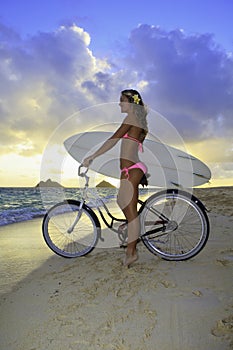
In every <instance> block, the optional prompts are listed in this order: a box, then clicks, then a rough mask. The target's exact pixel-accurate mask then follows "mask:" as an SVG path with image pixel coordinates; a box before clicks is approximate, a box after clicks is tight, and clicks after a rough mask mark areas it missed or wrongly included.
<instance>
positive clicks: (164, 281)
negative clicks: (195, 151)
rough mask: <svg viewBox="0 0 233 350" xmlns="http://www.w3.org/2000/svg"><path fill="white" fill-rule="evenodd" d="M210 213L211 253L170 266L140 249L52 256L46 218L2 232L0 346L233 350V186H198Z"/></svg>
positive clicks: (25, 349)
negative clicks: (130, 253) (132, 253)
mask: <svg viewBox="0 0 233 350" xmlns="http://www.w3.org/2000/svg"><path fill="white" fill-rule="evenodd" d="M197 192H198V196H200V198H201V199H202V200H203V202H204V203H205V204H206V206H207V207H208V208H209V209H211V212H209V213H208V215H209V218H210V221H211V234H210V238H209V241H208V243H207V245H206V247H205V248H204V250H203V251H202V252H201V253H200V254H199V255H197V256H196V257H195V258H193V259H191V260H188V261H184V262H168V261H165V260H161V259H159V258H158V257H156V256H154V255H153V254H151V253H150V252H149V251H147V250H146V248H144V247H143V245H142V244H140V245H139V254H140V259H139V261H138V262H137V263H135V265H134V266H132V267H131V268H130V269H125V268H124V267H123V266H122V265H121V261H122V258H123V254H124V250H122V249H120V248H117V247H115V248H111V249H107V248H103V247H102V248H98V249H95V250H94V251H93V252H92V253H91V254H89V255H88V256H86V257H82V258H76V259H65V258H62V257H59V256H57V255H55V254H53V253H52V252H51V251H50V250H49V249H48V248H47V246H46V245H45V243H44V241H43V239H42V234H41V219H39V220H33V221H29V222H25V223H20V224H13V225H9V226H5V227H1V228H0V244H1V253H0V274H1V287H0V292H1V300H0V302H1V303H0V317H1V320H0V349H3V350H53V349H54V350H55V349H56V350H59V349H60V350H64V349H66V350H69V349H80V350H86V349H88V350H98V349H107V350H130V349H136V350H147V349H148V350H178V349H179V350H224V349H233V216H232V214H233V212H232V211H233V210H232V198H233V188H231V187H229V188H216V189H211V188H209V189H198V190H197V191H196V194H197Z"/></svg>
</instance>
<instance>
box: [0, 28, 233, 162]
mask: <svg viewBox="0 0 233 350" xmlns="http://www.w3.org/2000/svg"><path fill="white" fill-rule="evenodd" d="M0 36H1V37H0V38H1V47H0V95H1V98H0V118H1V130H0V143H1V152H2V153H8V152H16V153H19V154H23V155H28V156H31V155H32V154H40V153H41V152H43V148H44V146H45V145H46V143H47V141H48V139H49V137H50V135H51V133H52V132H53V131H54V129H55V128H56V127H57V126H58V125H60V123H62V122H63V121H64V120H65V119H66V118H67V117H69V116H70V115H72V114H73V113H75V112H77V111H79V110H81V109H83V108H86V107H89V106H92V105H95V104H100V103H108V102H116V101H117V100H118V98H119V92H120V91H121V90H122V89H125V88H127V87H133V88H138V89H139V90H140V91H141V92H142V96H143V98H144V100H145V102H146V103H147V104H148V105H149V106H150V107H151V108H152V109H154V110H158V111H159V112H160V113H161V114H162V115H164V116H165V117H166V118H168V120H169V121H170V122H171V123H172V124H173V125H174V127H175V128H177V130H178V132H179V133H180V134H181V136H182V137H183V138H184V140H185V141H186V142H201V141H203V140H208V139H218V140H221V139H225V141H226V140H227V138H229V139H230V138H231V137H232V131H233V130H232V129H233V121H232V120H233V119H232V112H233V76H232V71H233V59H232V56H230V55H229V54H227V53H226V52H225V51H224V50H223V49H222V48H221V47H219V46H218V45H217V44H216V43H215V41H214V37H213V35H211V34H195V35H186V34H185V33H184V32H183V31H182V30H178V29H176V30H173V31H166V30H163V29H161V28H159V27H155V26H149V25H140V26H139V27H137V28H135V29H133V30H132V32H131V33H130V36H129V39H128V41H126V42H124V43H122V46H121V47H122V48H123V49H122V51H120V50H119V48H120V46H119V45H116V48H115V52H114V49H113V50H112V54H111V57H107V58H98V57H96V56H95V55H94V53H93V52H92V51H91V50H90V41H91V38H90V35H89V34H88V33H87V32H85V30H83V29H82V28H80V27H78V26H77V25H75V24H73V25H66V26H64V25H63V26H61V27H59V28H58V29H57V30H56V31H54V32H48V33H43V32H39V33H37V34H36V35H34V36H31V37H29V38H26V39H22V38H21V37H20V36H19V35H18V33H16V32H14V31H13V30H11V29H10V28H7V27H6V26H4V25H1V24H0ZM84 115H85V118H84V119H82V116H80V118H81V119H80V120H78V121H76V123H77V124H76V125H74V124H72V125H73V127H74V128H75V127H76V128H77V125H79V126H80V125H82V124H83V125H89V126H90V125H91V123H93V124H94V125H96V124H97V123H98V122H99V123H100V124H101V123H104V122H105V121H106V115H104V114H102V116H101V114H98V116H97V115H93V114H91V113H89V114H88V113H84ZM120 118H121V117H119V120H121V119H120ZM107 121H108V122H111V121H112V122H114V121H116V115H114V116H112V115H110V116H109V118H108V119H107ZM151 125H152V129H153V130H152V132H154V133H155V134H156V130H158V128H157V125H156V120H154V121H152V124H151ZM73 130H74V129H71V132H73ZM160 130H161V129H160ZM61 132H62V131H61ZM224 145H226V142H224ZM215 147H217V146H215ZM231 147H232V145H231V144H229V147H228V150H230V149H231ZM228 153H229V152H228ZM223 157H224V156H223ZM225 157H226V158H227V160H229V157H228V156H225ZM218 159H219V153H218Z"/></svg>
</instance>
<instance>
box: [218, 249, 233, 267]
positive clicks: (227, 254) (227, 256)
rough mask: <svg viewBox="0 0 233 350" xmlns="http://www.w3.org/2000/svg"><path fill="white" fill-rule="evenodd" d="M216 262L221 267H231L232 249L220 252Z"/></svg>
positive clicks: (232, 263) (232, 262)
mask: <svg viewBox="0 0 233 350" xmlns="http://www.w3.org/2000/svg"><path fill="white" fill-rule="evenodd" d="M216 261H217V262H218V263H219V264H221V265H223V266H229V265H233V249H232V248H231V249H226V250H223V251H221V252H220V257H219V258H218V259H216Z"/></svg>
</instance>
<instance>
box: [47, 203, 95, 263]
mask: <svg viewBox="0 0 233 350" xmlns="http://www.w3.org/2000/svg"><path fill="white" fill-rule="evenodd" d="M42 231H43V237H44V240H45V242H46V244H47V245H48V246H49V248H50V249H51V250H52V251H53V252H55V253H56V254H58V255H61V256H63V257H66V258H75V257H79V256H83V255H86V254H88V253H90V252H91V251H92V250H93V249H94V247H95V246H96V244H97V241H98V238H99V232H100V223H99V220H98V218H97V216H96V215H95V213H94V212H93V210H92V209H91V208H89V207H88V206H86V205H85V204H83V206H82V208H81V206H80V202H78V201H74V200H67V201H64V202H62V203H58V204H56V205H55V206H53V207H52V208H51V209H50V210H49V211H48V213H47V214H46V215H45V217H44V220H43V224H42Z"/></svg>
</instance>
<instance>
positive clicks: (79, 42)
mask: <svg viewBox="0 0 233 350" xmlns="http://www.w3.org/2000/svg"><path fill="white" fill-rule="evenodd" d="M0 30H1V38H2V45H1V48H0V62H1V64H0V78H1V83H0V92H1V99H0V118H1V131H0V142H1V146H2V147H1V152H2V153H7V152H12V149H14V150H15V152H20V153H21V154H22V153H23V154H24V155H27V154H28V155H31V154H32V153H33V152H34V153H35V154H36V153H40V152H41V151H42V149H43V147H44V145H45V144H46V142H47V140H48V138H49V136H50V134H51V133H52V132H53V130H54V129H55V128H56V127H57V126H58V125H59V124H60V123H61V122H62V121H63V120H64V119H65V118H67V117H68V116H69V115H71V114H72V113H74V112H76V111H77V110H80V109H82V108H84V107H87V106H89V105H91V104H93V102H95V101H96V99H93V95H92V94H90V93H89V94H87V89H86V87H85V82H86V81H94V79H95V76H96V75H97V76H98V74H99V73H98V72H99V71H100V68H101V69H102V70H103V71H104V69H106V67H108V65H107V63H106V62H105V61H104V60H101V59H97V58H95V57H94V56H93V54H92V52H91V51H90V50H89V48H88V45H89V43H90V36H89V34H88V33H86V32H85V31H84V30H83V29H82V28H79V27H77V26H75V25H72V26H70V27H64V26H62V27H60V28H58V30H57V31H56V32H51V33H38V34H37V35H36V36H33V37H30V38H28V39H25V40H22V39H21V38H20V37H19V36H18V35H17V33H14V32H13V31H12V30H10V29H9V28H6V27H4V26H2V27H0ZM102 74H103V73H102ZM99 79H100V77H99ZM29 141H30V142H29ZM29 143H30V147H29V148H28V149H27V147H26V146H25V145H26V144H29ZM22 145H24V147H21V146H22ZM15 146H19V147H15Z"/></svg>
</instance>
